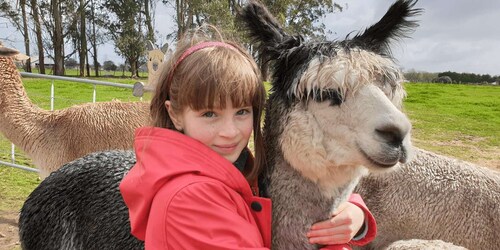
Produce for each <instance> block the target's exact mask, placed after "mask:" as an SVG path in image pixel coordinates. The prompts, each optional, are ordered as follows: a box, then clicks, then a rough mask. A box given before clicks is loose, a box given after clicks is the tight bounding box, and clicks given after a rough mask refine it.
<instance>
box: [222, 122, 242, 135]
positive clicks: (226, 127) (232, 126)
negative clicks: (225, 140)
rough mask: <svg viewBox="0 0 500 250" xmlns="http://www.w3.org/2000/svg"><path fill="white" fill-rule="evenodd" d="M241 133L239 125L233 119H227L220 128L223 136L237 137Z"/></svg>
mask: <svg viewBox="0 0 500 250" xmlns="http://www.w3.org/2000/svg"><path fill="white" fill-rule="evenodd" d="M238 133H239V130H238V126H237V124H236V122H235V121H234V120H233V119H225V120H224V123H223V125H222V126H221V128H220V130H219V135H220V136H222V137H229V138H232V137H235V136H237V135H238Z"/></svg>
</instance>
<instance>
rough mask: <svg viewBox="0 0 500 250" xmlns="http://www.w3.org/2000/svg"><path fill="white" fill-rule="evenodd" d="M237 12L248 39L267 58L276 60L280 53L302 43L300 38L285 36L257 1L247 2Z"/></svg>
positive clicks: (266, 10)
mask: <svg viewBox="0 0 500 250" xmlns="http://www.w3.org/2000/svg"><path fill="white" fill-rule="evenodd" d="M238 12H239V13H238V17H239V19H240V20H241V21H243V22H244V25H245V26H246V28H247V30H248V32H249V35H250V38H251V39H252V40H253V42H254V43H255V44H257V47H258V49H259V51H260V52H261V53H263V54H264V55H265V56H266V57H267V58H270V59H275V58H278V57H279V55H280V54H281V53H282V52H284V51H285V50H288V49H291V48H293V47H296V46H298V45H300V43H301V42H302V39H301V37H292V36H290V35H288V34H286V33H285V31H284V30H283V28H281V25H280V24H279V23H278V21H277V20H276V19H275V18H274V17H273V15H271V13H270V12H269V10H268V9H267V8H266V7H265V6H264V5H263V4H262V3H260V2H259V1H257V0H250V1H248V4H247V5H246V6H245V7H244V8H243V9H241V10H239V11H238Z"/></svg>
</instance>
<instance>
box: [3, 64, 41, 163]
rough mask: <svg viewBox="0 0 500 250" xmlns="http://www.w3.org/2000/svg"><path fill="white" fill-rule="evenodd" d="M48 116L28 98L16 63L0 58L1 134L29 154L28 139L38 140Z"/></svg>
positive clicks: (29, 141) (29, 142)
mask: <svg viewBox="0 0 500 250" xmlns="http://www.w3.org/2000/svg"><path fill="white" fill-rule="evenodd" d="M49 116H50V112H48V111H45V110H43V109H40V108H38V107H37V106H35V105H34V104H33V103H32V102H31V100H30V99H29V98H28V96H27V94H26V91H25V89H24V87H23V84H22V81H21V76H20V75H19V72H18V70H17V68H16V66H15V64H14V62H13V60H12V59H11V58H7V57H0V132H2V134H3V135H4V136H5V137H6V138H7V139H9V140H10V141H11V142H13V143H14V144H15V145H17V146H18V147H20V148H22V149H23V150H24V151H25V152H27V153H28V152H29V148H30V144H32V143H33V142H31V140H26V138H38V136H37V135H39V134H41V133H43V132H44V129H43V128H42V127H40V124H42V123H43V121H47V120H48V117H49ZM45 127H48V126H45Z"/></svg>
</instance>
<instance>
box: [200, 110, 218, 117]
mask: <svg viewBox="0 0 500 250" xmlns="http://www.w3.org/2000/svg"><path fill="white" fill-rule="evenodd" d="M201 116H203V117H207V118H212V117H215V113H214V112H213V111H207V112H205V113H203V114H202V115H201Z"/></svg>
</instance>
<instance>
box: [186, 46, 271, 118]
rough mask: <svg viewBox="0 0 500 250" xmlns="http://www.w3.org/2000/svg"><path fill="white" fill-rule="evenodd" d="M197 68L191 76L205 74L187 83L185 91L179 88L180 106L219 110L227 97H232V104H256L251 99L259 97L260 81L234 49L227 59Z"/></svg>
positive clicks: (255, 99) (254, 99) (230, 98)
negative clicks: (198, 70) (197, 70)
mask: <svg viewBox="0 0 500 250" xmlns="http://www.w3.org/2000/svg"><path fill="white" fill-rule="evenodd" d="M219 57H220V56H219ZM195 68H196V67H195ZM199 68H201V70H200V71H201V72H192V74H191V75H198V76H204V79H190V80H189V81H188V82H186V83H187V84H185V86H184V90H180V92H181V91H182V92H184V94H182V93H180V95H179V97H180V98H179V101H180V104H181V106H182V107H186V106H187V105H188V106H189V107H190V108H191V109H193V110H205V109H209V110H210V109H222V108H225V107H226V105H227V104H226V100H231V103H232V105H233V107H245V106H255V105H256V104H255V103H254V102H255V101H257V100H260V95H262V93H261V91H259V88H261V87H262V86H261V84H262V83H261V82H260V78H259V75H257V73H256V71H255V70H254V69H253V68H252V66H251V64H249V62H248V61H247V59H246V58H244V57H242V56H241V55H238V54H236V55H235V53H234V52H233V54H232V55H229V58H225V57H223V58H221V60H218V62H217V60H214V61H212V62H211V63H208V64H207V65H206V67H199ZM193 71H196V69H194V68H193Z"/></svg>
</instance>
